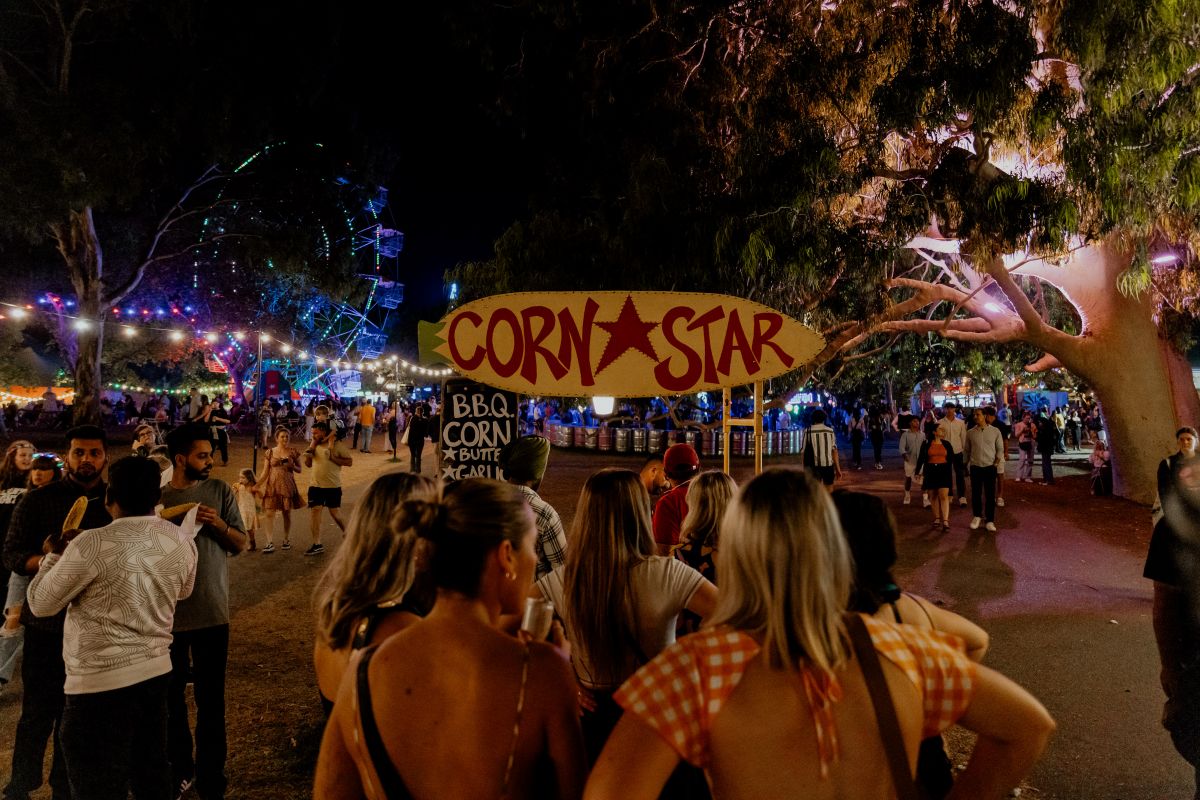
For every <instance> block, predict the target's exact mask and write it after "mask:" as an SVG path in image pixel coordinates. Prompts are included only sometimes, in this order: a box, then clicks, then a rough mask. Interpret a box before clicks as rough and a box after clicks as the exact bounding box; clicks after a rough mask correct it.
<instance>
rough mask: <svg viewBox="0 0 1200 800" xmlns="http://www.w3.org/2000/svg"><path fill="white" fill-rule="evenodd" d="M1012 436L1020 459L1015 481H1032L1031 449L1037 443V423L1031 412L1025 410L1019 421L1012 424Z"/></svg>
mask: <svg viewBox="0 0 1200 800" xmlns="http://www.w3.org/2000/svg"><path fill="white" fill-rule="evenodd" d="M1013 436H1014V438H1016V440H1017V453H1018V458H1019V459H1020V460H1019V461H1018V463H1017V483H1020V482H1021V481H1025V482H1026V483H1033V449H1034V446H1035V445H1036V444H1037V425H1035V424H1034V422H1033V414H1032V413H1030V412H1028V411H1026V412H1025V413H1024V415H1022V417H1021V420H1020V422H1018V423H1017V424H1016V425H1014V426H1013Z"/></svg>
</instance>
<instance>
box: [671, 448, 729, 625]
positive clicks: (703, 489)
mask: <svg viewBox="0 0 1200 800" xmlns="http://www.w3.org/2000/svg"><path fill="white" fill-rule="evenodd" d="M736 491H737V484H736V483H734V480H733V478H731V477H729V476H728V475H726V474H725V473H724V472H721V471H719V470H715V469H714V470H709V471H708V472H701V473H700V474H699V475H697V476H696V477H695V478H693V479H692V482H691V485H690V486H689V487H688V492H687V516H685V517H684V518H683V525H682V526H681V527H680V529H679V544H678V545H676V547H675V549H674V550H672V551H671V555H673V556H675V557H676V558H678V559H679V560H680V561H682V562H683V563H685V564H687V565H688V566H689V567H691V568H692V569H694V570H696V571H697V572H699V573H700V574H701V575H703V576H704V577H705V578H706V579H708V580H709V581H711V582H712V583H713V584H716V582H717V550H718V545H719V533H720V527H721V518H722V517H724V516H725V509H726V508H727V507H728V506H729V501H730V500H732V499H733V493H734V492H736ZM698 630H700V618H699V617H698V616H696V615H695V614H693V613H692V612H690V611H685V612H684V613H683V615H682V616H681V617H680V620H679V626H678V628H677V630H676V632H677V633H679V634H680V635H682V634H684V633H695V632H696V631H698Z"/></svg>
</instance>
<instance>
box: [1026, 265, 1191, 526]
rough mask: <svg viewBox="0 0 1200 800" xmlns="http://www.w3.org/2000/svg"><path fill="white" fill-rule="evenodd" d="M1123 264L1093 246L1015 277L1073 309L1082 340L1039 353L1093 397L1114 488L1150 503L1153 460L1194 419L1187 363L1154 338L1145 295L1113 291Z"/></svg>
mask: <svg viewBox="0 0 1200 800" xmlns="http://www.w3.org/2000/svg"><path fill="white" fill-rule="evenodd" d="M1128 264H1129V258H1128V256H1127V255H1126V254H1123V253H1121V252H1120V251H1118V250H1116V249H1115V248H1111V247H1107V246H1098V247H1094V248H1087V249H1086V250H1084V251H1081V252H1080V253H1079V254H1078V256H1077V257H1076V258H1074V259H1072V260H1071V261H1070V262H1068V263H1067V264H1066V265H1064V266H1061V267H1057V266H1052V265H1041V266H1039V267H1037V268H1035V269H1029V270H1026V269H1021V270H1020V272H1022V273H1025V274H1032V275H1036V276H1037V277H1040V278H1042V279H1044V280H1047V281H1049V282H1050V283H1052V284H1054V285H1055V286H1057V287H1058V288H1059V289H1061V290H1062V292H1063V293H1064V294H1065V295H1066V296H1067V298H1068V300H1070V301H1071V303H1072V304H1073V305H1074V306H1075V307H1076V309H1078V311H1079V313H1080V316H1081V318H1082V320H1083V324H1084V329H1083V333H1082V335H1081V336H1079V337H1071V338H1069V339H1066V337H1063V338H1059V339H1052V340H1051V341H1050V342H1049V343H1048V344H1047V345H1046V350H1047V352H1049V353H1050V354H1051V355H1054V356H1056V357H1057V358H1058V359H1059V361H1060V362H1061V363H1062V365H1063V366H1064V367H1066V368H1067V369H1069V370H1071V371H1072V372H1074V373H1075V374H1076V375H1079V376H1080V377H1082V378H1083V379H1084V380H1086V381H1087V382H1088V383H1089V384H1090V385H1091V386H1092V387H1093V389H1094V390H1095V392H1096V396H1097V398H1098V399H1099V401H1100V407H1101V411H1102V413H1103V417H1104V423H1105V426H1106V428H1107V430H1108V434H1109V446H1110V448H1111V452H1112V463H1113V475H1114V491H1115V492H1116V493H1117V494H1119V495H1121V496H1123V497H1128V498H1130V499H1132V500H1135V501H1137V502H1139V503H1150V502H1153V500H1154V495H1155V491H1156V488H1155V473H1156V471H1157V468H1158V463H1159V461H1161V460H1162V458H1163V457H1164V456H1166V455H1168V454H1170V453H1171V452H1173V451H1174V450H1175V431H1176V429H1177V428H1178V427H1179V426H1180V425H1181V424H1192V423H1193V422H1195V421H1200V400H1198V399H1197V396H1196V392H1195V390H1194V389H1192V387H1191V372H1190V370H1188V369H1187V359H1186V358H1185V357H1184V356H1183V355H1182V354H1181V353H1179V352H1178V351H1177V350H1175V348H1174V347H1173V346H1172V345H1171V344H1170V343H1169V342H1167V341H1165V340H1164V339H1162V338H1161V337H1160V336H1159V332H1158V327H1157V325H1155V323H1154V317H1153V300H1152V298H1151V297H1150V295H1149V293H1143V294H1142V295H1141V296H1140V297H1125V296H1124V295H1122V294H1121V293H1120V292H1118V291H1117V289H1116V277H1117V275H1118V274H1120V272H1121V271H1122V270H1123V269H1125V267H1126V266H1127V265H1128ZM1038 343H1039V344H1041V342H1038ZM1185 375H1186V385H1183V383H1184V380H1185V379H1184V377H1183V376H1185Z"/></svg>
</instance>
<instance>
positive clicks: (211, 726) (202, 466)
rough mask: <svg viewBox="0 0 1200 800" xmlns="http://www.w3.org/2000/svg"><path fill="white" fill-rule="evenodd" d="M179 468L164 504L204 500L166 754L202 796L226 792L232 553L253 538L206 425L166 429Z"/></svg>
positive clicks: (174, 630)
mask: <svg viewBox="0 0 1200 800" xmlns="http://www.w3.org/2000/svg"><path fill="white" fill-rule="evenodd" d="M167 452H168V453H169V454H170V457H171V461H172V463H173V466H174V470H173V471H172V473H171V482H170V483H168V484H167V485H166V486H165V487H164V488H163V492H162V502H163V505H164V506H167V507H172V506H176V505H180V504H183V503H199V504H200V508H199V511H198V512H197V514H196V522H197V523H199V524H200V526H201V527H200V530H199V533H198V534H197V536H196V552H197V561H196V581H195V588H194V589H193V590H192V594H191V596H190V597H188V598H187V599H185V600H181V601H180V602H179V604H178V605H177V606H176V607H175V619H174V623H173V625H172V627H171V634H172V637H173V638H172V641H171V682H170V686H169V687H168V693H167V753H168V756H169V758H170V761H171V781H172V782H171V786H172V789H173V790H174V791H175V793H176V795H177V796H178V795H182V794H183V793H184V792H185V791H187V789H188V788H189V787H191V786H192V784H193V781H194V782H195V789H196V794H197V795H199V797H201V798H202V800H221V798H224V796H225V788H226V784H227V779H226V777H225V758H226V755H227V752H228V746H227V743H226V738H225V669H226V664H227V661H228V659H229V556H231V555H237V554H239V553H241V552H243V551H244V550H245V549H246V545H247V544H248V537H247V536H246V534H245V533H244V523H243V522H242V516H241V513H240V512H239V511H238V507H237V498H236V497H235V496H234V494H233V490H232V489H231V488H230V487H229V484H227V483H225V481H222V480H219V479H216V478H211V477H209V476H210V474H211V473H212V467H213V459H212V442H211V440H210V439H209V436H208V430H207V429H206V428H204V427H203V426H199V425H184V426H181V427H179V428H176V429H175V430H173V431H171V432H170V433H169V434H167ZM189 682H190V683H192V684H193V687H194V697H195V702H196V736H195V740H194V745H195V751H194V754H193V739H192V731H191V726H190V723H189V721H188V707H187V700H186V697H185V690H186V688H187V684H188V683H189Z"/></svg>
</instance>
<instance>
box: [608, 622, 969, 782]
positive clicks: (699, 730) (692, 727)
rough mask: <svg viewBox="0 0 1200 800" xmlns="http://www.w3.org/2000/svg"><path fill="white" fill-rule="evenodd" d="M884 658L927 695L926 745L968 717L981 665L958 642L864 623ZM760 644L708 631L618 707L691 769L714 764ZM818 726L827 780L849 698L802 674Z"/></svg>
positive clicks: (832, 680) (643, 677)
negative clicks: (716, 727)
mask: <svg viewBox="0 0 1200 800" xmlns="http://www.w3.org/2000/svg"><path fill="white" fill-rule="evenodd" d="M863 620H864V622H866V624H867V630H868V631H869V632H870V634H871V641H872V642H874V644H875V649H876V651H877V652H878V653H879V655H881V656H883V657H884V658H886V659H887V660H888V661H891V662H892V663H893V664H894V665H896V666H897V667H899V668H900V669H901V670H903V671H904V673H905V674H906V675H907V676H908V678H909V680H911V681H912V682H913V685H914V686H915V687H916V688H917V691H918V692H920V693H921V697H922V700H923V704H924V711H925V721H924V726H923V728H922V732H921V736H922V738H925V737H928V736H933V735H935V734H938V733H941V732H942V731H943V730H945V729H946V728H949V727H950V726H951V725H953V724H954V723H955V722H956V721H957V720H958V718H959V717H961V716H962V715H963V713H964V712H965V711H966V708H967V706H968V705H969V704H970V702H971V695H972V694H973V692H974V688H975V665H974V664H973V663H972V662H971V661H970V660H969V659H968V658H967V656H966V652H965V650H966V647H965V644H964V643H963V640H962V639H960V638H958V637H957V636H952V635H950V634H945V633H940V632H938V631H925V630H921V629H919V628H914V627H911V626H909V625H892V624H889V623H886V622H881V621H879V620H876V619H873V618H871V617H867V616H864V617H863ZM760 649H761V648H760V647H759V644H758V642H756V641H754V639H752V638H751V637H750V636H749V635H747V634H745V633H742V632H740V631H735V630H732V629H730V628H718V629H714V630H707V631H701V632H700V633H696V634H693V635H691V636H687V637H684V638H683V639H680V640H679V641H678V642H676V643H675V644H673V645H672V646H671V647H669V648H667V649H666V650H664V651H663V652H662V653H660V654H659V655H658V657H657V658H655V659H654V660H653V661H651V662H650V663H649V664H647V665H645V666H644V667H642V668H641V669H640V670H638V672H637V673H636V674H635V675H634V676H633V677H632V678H630V679H629V680H628V681H626V682H625V685H624V686H622V687H621V689H620V690H619V691H618V692H617V693H616V695H615V699H616V701H617V702H618V703H619V704H620V705H621V706H622V707H623V708H624V709H625V710H626V711H628V712H630V713H632V714H636V715H637V716H638V717H639V718H640V719H641V720H642V721H643V722H645V723H646V724H648V725H649V726H650V727H651V728H653V729H654V730H655V731H657V732H658V734H659V735H660V736H662V738H663V740H664V741H666V742H667V744H668V745H670V746H671V748H672V749H673V750H675V751H676V752H677V753H679V755H680V757H682V758H683V759H684V760H686V761H687V762H689V763H691V764H694V765H695V766H698V767H707V766H708V765H709V764H710V762H711V753H710V752H709V749H708V748H709V740H708V734H709V731H710V730H711V728H712V721H713V719H715V718H716V716H717V714H718V713H719V712H720V710H721V706H722V705H723V704H724V702H725V700H727V699H728V698H729V696H730V695H731V694H733V691H734V689H736V688H737V685H738V683H739V682H740V681H741V679H742V675H743V674H744V673H745V671H746V667H747V666H748V665H749V664H750V660H751V659H752V658H754V657H755V656H756V655H758V653H759V650H760ZM800 682H801V683H802V685H803V686H804V691H805V694H806V695H807V697H808V702H809V705H810V706H811V707H812V709H813V723H814V725H815V726H816V728H817V746H818V755H819V757H820V760H821V777H822V778H825V777H828V770H829V765H830V764H832V763H833V762H835V761H837V760H838V758H839V752H840V751H839V747H838V742H837V730H836V727H835V724H834V715H833V706H834V704H836V703H837V702H838V701H839V700H841V698H842V688H841V685H840V684H839V683H838V681H837V679H836V677H827V676H825V675H823V674H821V673H819V672H817V671H815V670H810V669H801V671H800Z"/></svg>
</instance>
